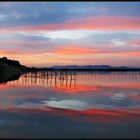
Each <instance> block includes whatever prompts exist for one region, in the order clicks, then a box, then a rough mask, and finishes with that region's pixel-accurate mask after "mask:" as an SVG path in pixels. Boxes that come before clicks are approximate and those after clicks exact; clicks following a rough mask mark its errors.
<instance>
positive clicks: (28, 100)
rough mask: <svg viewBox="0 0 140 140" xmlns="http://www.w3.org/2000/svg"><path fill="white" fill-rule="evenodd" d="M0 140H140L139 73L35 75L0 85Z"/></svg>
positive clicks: (57, 73) (50, 73)
mask: <svg viewBox="0 0 140 140" xmlns="http://www.w3.org/2000/svg"><path fill="white" fill-rule="evenodd" d="M0 137H1V138H2V137H4V138H9V137H10V138H17V137H20V138H112V137H113V138H140V72H106V73H105V72H104V73H103V72H102V73H101V72H90V73H89V72H67V73H64V72H55V73H54V72H49V73H47V72H38V73H28V74H24V75H22V76H21V77H20V78H19V79H18V80H15V81H11V82H7V83H2V84H0Z"/></svg>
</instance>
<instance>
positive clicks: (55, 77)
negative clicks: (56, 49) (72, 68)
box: [54, 71, 57, 87]
mask: <svg viewBox="0 0 140 140" xmlns="http://www.w3.org/2000/svg"><path fill="white" fill-rule="evenodd" d="M54 85H55V87H57V72H56V71H54Z"/></svg>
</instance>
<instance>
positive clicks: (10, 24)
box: [0, 2, 140, 67]
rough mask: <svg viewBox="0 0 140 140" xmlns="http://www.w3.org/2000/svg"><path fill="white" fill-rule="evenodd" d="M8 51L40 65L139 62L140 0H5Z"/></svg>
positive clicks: (1, 30) (0, 17) (2, 38)
mask: <svg viewBox="0 0 140 140" xmlns="http://www.w3.org/2000/svg"><path fill="white" fill-rule="evenodd" d="M3 56H6V57H8V58H9V59H15V60H19V61H20V63H21V64H23V65H27V66H37V67H42V66H43V67H47V66H53V65H75V64H76V65H97V64H99V65H101V64H108V65H112V66H124V65H125V66H138V67H140V2H1V3H0V57H3Z"/></svg>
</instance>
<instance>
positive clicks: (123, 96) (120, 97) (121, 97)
mask: <svg viewBox="0 0 140 140" xmlns="http://www.w3.org/2000/svg"><path fill="white" fill-rule="evenodd" d="M125 98H126V95H125V94H123V93H122V94H121V93H117V94H114V95H112V96H111V99H113V100H118V101H119V100H124V99H125Z"/></svg>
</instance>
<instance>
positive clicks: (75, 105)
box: [43, 100, 88, 110]
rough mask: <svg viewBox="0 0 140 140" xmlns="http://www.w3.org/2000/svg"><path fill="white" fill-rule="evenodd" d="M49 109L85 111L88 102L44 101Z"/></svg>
mask: <svg viewBox="0 0 140 140" xmlns="http://www.w3.org/2000/svg"><path fill="white" fill-rule="evenodd" d="M43 102H44V103H45V104H46V105H47V106H49V107H56V108H66V109H73V110H83V109H85V108H87V107H88V104H87V103H86V102H82V101H77V100H61V101H43Z"/></svg>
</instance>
